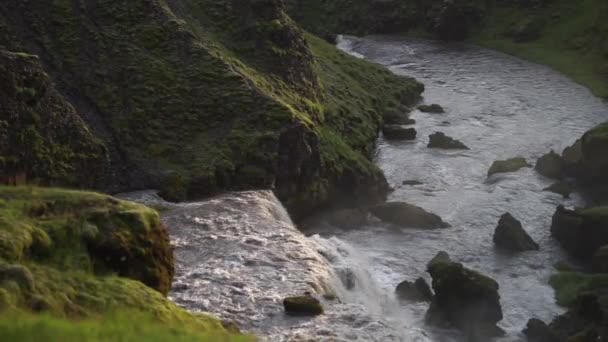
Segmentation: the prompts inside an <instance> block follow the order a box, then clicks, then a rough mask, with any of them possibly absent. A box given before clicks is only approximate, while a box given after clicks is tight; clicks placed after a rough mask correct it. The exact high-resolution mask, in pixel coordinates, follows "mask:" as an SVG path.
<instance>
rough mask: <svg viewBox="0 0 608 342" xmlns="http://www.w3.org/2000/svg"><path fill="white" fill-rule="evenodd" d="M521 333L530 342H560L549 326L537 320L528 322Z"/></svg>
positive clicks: (533, 319)
mask: <svg viewBox="0 0 608 342" xmlns="http://www.w3.org/2000/svg"><path fill="white" fill-rule="evenodd" d="M523 333H524V334H525V335H526V336H527V337H528V341H530V342H560V341H561V340H560V338H559V337H558V336H557V335H556V334H555V332H553V331H552V330H551V328H549V326H548V325H547V324H546V323H545V322H543V321H541V320H540V319H537V318H532V319H530V320H529V321H528V324H527V325H526V328H525V329H524V331H523Z"/></svg>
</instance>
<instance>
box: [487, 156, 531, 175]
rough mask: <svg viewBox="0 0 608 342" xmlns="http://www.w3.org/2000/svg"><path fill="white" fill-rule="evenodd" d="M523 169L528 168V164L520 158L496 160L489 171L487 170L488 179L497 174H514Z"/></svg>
mask: <svg viewBox="0 0 608 342" xmlns="http://www.w3.org/2000/svg"><path fill="white" fill-rule="evenodd" d="M524 167H530V164H528V162H527V161H526V159H525V158H522V157H516V158H510V159H506V160H497V161H495V162H494V163H492V165H491V166H490V169H489V170H488V177H490V176H492V175H494V174H497V173H505V172H515V171H518V170H519V169H523V168H524Z"/></svg>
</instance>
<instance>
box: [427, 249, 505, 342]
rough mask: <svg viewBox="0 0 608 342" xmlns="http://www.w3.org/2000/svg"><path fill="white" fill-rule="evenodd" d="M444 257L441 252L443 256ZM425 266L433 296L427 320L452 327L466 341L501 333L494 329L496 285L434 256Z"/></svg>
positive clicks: (497, 310) (499, 315)
mask: <svg viewBox="0 0 608 342" xmlns="http://www.w3.org/2000/svg"><path fill="white" fill-rule="evenodd" d="M444 254H445V253H444ZM433 260H434V261H431V262H430V263H429V265H428V272H429V273H430V274H431V277H432V278H433V290H434V291H435V296H434V298H433V301H432V303H431V307H430V308H429V311H428V312H427V319H428V321H429V322H430V323H432V324H436V325H450V326H454V327H456V328H458V329H460V330H462V331H464V332H465V334H466V335H467V336H468V338H469V340H474V341H484V340H485V341H487V340H489V338H490V337H492V336H498V335H501V334H503V333H504V332H503V331H502V330H501V329H500V328H499V327H498V326H496V323H497V322H499V321H500V320H501V319H502V317H503V316H502V308H501V306H500V295H499V294H498V283H496V281H494V280H493V279H491V278H489V277H487V276H484V275H482V274H480V273H479V272H476V271H473V270H470V269H468V268H466V267H464V266H463V265H462V264H460V263H457V262H453V261H450V259H449V256H446V255H438V256H436V257H435V258H434V259H433Z"/></svg>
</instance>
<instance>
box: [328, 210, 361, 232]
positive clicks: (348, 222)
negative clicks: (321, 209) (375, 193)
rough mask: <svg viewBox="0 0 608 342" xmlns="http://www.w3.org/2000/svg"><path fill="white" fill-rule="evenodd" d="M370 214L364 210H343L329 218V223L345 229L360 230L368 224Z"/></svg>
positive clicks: (332, 213) (335, 212)
mask: <svg viewBox="0 0 608 342" xmlns="http://www.w3.org/2000/svg"><path fill="white" fill-rule="evenodd" d="M368 216H369V213H368V212H367V210H364V209H359V208H357V209H341V210H337V211H333V212H331V213H330V214H328V216H327V222H329V223H330V224H331V225H332V226H336V227H338V228H343V229H353V228H360V227H362V226H364V225H366V224H367V223H368Z"/></svg>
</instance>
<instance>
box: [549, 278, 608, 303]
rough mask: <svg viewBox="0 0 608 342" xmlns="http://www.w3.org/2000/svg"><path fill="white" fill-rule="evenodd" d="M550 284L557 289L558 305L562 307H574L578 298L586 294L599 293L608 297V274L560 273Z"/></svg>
mask: <svg viewBox="0 0 608 342" xmlns="http://www.w3.org/2000/svg"><path fill="white" fill-rule="evenodd" d="M549 284H551V286H552V287H553V288H554V289H555V298H556V300H557V303H558V304H559V305H562V306H567V307H569V306H572V305H574V303H575V302H576V298H577V297H578V296H579V295H580V294H582V293H585V292H597V293H598V294H600V295H601V296H603V297H608V296H606V289H608V274H585V273H576V272H560V273H557V274H555V275H553V276H552V277H551V279H550V280H549ZM605 299H608V298H605ZM605 299H603V300H600V301H601V302H602V301H605Z"/></svg>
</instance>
